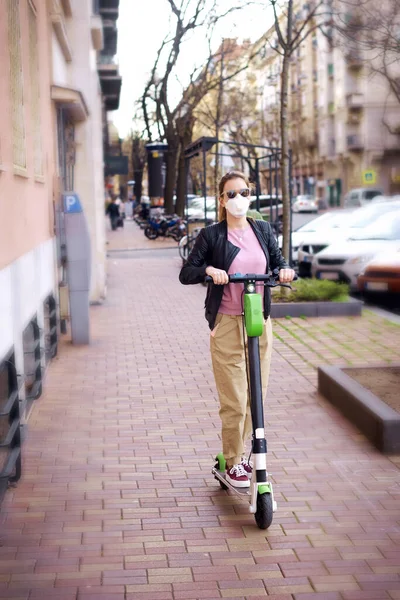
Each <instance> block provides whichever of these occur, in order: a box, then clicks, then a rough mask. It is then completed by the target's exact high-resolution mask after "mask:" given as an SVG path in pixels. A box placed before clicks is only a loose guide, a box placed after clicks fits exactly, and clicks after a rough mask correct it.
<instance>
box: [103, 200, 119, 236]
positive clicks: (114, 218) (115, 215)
mask: <svg viewBox="0 0 400 600" xmlns="http://www.w3.org/2000/svg"><path fill="white" fill-rule="evenodd" d="M106 214H107V215H109V217H110V223H111V229H112V230H113V231H115V230H116V229H117V227H118V220H119V218H120V216H119V207H118V204H117V203H116V198H115V196H113V197H112V198H111V202H110V204H109V205H108V206H107V210H106Z"/></svg>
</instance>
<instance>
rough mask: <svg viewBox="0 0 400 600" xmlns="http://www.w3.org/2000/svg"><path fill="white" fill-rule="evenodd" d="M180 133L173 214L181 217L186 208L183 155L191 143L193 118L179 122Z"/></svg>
mask: <svg viewBox="0 0 400 600" xmlns="http://www.w3.org/2000/svg"><path fill="white" fill-rule="evenodd" d="M181 126H182V133H181V136H180V151H179V162H178V179H177V182H176V207H175V212H176V213H177V214H178V215H180V216H181V217H182V216H183V215H184V213H185V206H186V181H185V177H186V173H185V155H184V150H185V148H186V146H188V145H189V144H190V142H191V141H192V135H193V126H194V119H193V117H186V118H184V119H183V120H182V122H181Z"/></svg>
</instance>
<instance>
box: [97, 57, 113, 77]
mask: <svg viewBox="0 0 400 600" xmlns="http://www.w3.org/2000/svg"><path fill="white" fill-rule="evenodd" d="M97 71H98V73H99V75H100V77H102V76H103V75H105V76H107V75H118V60H117V59H116V57H115V56H112V55H111V54H103V53H100V54H99V55H98V58H97Z"/></svg>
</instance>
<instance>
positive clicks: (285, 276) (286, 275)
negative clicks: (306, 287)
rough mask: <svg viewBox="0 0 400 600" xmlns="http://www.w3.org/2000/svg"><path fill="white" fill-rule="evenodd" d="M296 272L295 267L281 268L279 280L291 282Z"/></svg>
mask: <svg viewBox="0 0 400 600" xmlns="http://www.w3.org/2000/svg"><path fill="white" fill-rule="evenodd" d="M295 276H296V273H295V272H294V271H293V269H280V271H279V282H280V283H290V282H291V281H293V279H294V278H295Z"/></svg>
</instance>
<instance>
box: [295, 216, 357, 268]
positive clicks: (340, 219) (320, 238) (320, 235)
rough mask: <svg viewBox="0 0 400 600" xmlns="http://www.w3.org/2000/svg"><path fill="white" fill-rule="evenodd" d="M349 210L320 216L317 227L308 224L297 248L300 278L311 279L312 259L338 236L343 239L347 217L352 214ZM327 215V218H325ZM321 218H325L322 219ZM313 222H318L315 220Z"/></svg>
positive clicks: (311, 223)
mask: <svg viewBox="0 0 400 600" xmlns="http://www.w3.org/2000/svg"><path fill="white" fill-rule="evenodd" d="M353 212H354V211H353V210H351V209H350V208H344V209H342V210H335V211H333V212H329V213H325V214H324V215H321V221H320V225H319V227H316V226H315V225H314V226H313V223H314V221H311V222H310V223H308V225H309V228H308V229H307V226H305V227H306V230H305V231H304V233H303V236H302V242H301V243H300V244H299V246H298V252H297V262H298V273H299V276H300V277H311V264H312V261H313V257H314V255H315V254H317V253H318V252H321V251H322V250H324V249H325V248H326V247H327V246H329V244H330V243H331V242H333V241H335V240H336V239H338V238H339V237H340V236H343V237H345V235H346V234H345V233H343V230H344V231H346V229H347V227H348V224H349V217H351V215H352V214H353ZM327 215H329V217H327ZM322 217H327V218H325V219H322ZM315 221H319V218H318V219H315Z"/></svg>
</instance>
